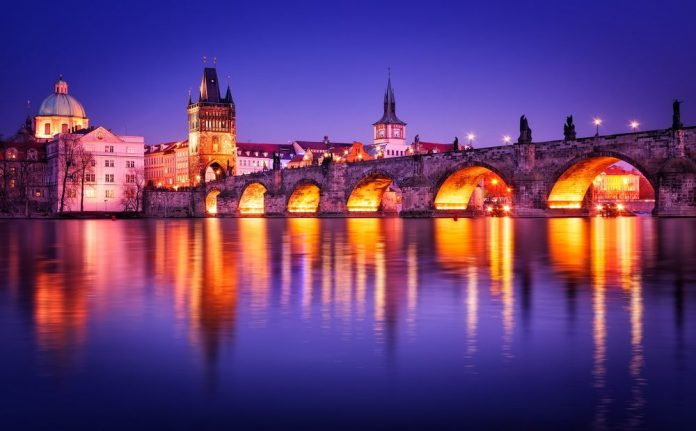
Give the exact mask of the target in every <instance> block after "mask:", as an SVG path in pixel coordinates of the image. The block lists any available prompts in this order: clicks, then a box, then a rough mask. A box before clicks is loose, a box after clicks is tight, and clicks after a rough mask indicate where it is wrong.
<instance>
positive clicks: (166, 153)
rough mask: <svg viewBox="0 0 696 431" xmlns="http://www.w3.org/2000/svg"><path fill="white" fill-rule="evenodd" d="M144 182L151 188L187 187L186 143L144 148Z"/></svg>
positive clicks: (187, 159)
mask: <svg viewBox="0 0 696 431" xmlns="http://www.w3.org/2000/svg"><path fill="white" fill-rule="evenodd" d="M143 163H144V171H145V182H146V184H147V185H148V186H152V187H167V188H179V187H188V186H189V183H190V181H189V150H188V141H179V142H167V143H164V144H157V145H147V146H145V154H144V160H143Z"/></svg>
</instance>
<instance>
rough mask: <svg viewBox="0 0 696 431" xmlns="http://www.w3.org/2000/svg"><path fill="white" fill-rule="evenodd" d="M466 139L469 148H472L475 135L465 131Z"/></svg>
mask: <svg viewBox="0 0 696 431" xmlns="http://www.w3.org/2000/svg"><path fill="white" fill-rule="evenodd" d="M466 139H467V140H468V141H469V147H470V148H474V144H473V142H474V139H476V135H474V134H473V133H471V132H469V133H467V135H466Z"/></svg>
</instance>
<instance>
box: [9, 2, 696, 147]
mask: <svg viewBox="0 0 696 431" xmlns="http://www.w3.org/2000/svg"><path fill="white" fill-rule="evenodd" d="M199 3H200V4H197V3H196V2H190V1H189V2H183V3H181V4H173V3H171V2H166V3H161V4H156V3H154V2H153V3H150V2H143V1H140V2H129V1H122V2H121V1H119V2H113V3H112V4H111V5H103V4H101V2H80V1H68V2H62V3H60V2H59V3H56V2H46V3H45V4H41V2H38V3H37V2H13V3H12V5H11V6H9V8H8V6H5V10H4V13H3V14H2V17H0V25H1V26H2V28H3V35H4V36H3V39H4V43H3V44H2V58H3V60H4V61H3V63H4V66H3V67H2V68H0V76H1V77H2V79H1V80H0V82H1V83H2V96H0V108H1V111H2V113H3V115H2V116H0V122H1V124H0V133H3V134H5V135H9V134H12V133H14V131H15V130H16V129H17V127H18V126H19V125H20V123H21V122H22V120H23V119H24V117H25V116H26V113H27V108H26V100H27V99H29V100H31V104H32V112H31V113H32V115H33V114H35V113H36V110H37V109H38V106H39V104H40V103H41V101H42V100H43V98H44V97H46V96H47V95H48V94H49V93H50V92H51V91H52V85H53V82H54V81H55V80H56V78H57V76H58V75H59V74H60V73H62V74H64V76H65V79H66V80H67V81H68V83H69V84H70V93H71V94H72V95H74V96H75V97H77V98H78V100H80V101H81V102H82V103H83V105H84V106H85V109H86V111H87V115H88V116H89V117H90V120H91V122H92V124H93V125H103V126H105V127H108V128H111V129H113V130H115V131H116V132H118V133H128V134H137V135H144V136H145V138H146V141H147V142H148V143H158V142H162V141H166V140H176V139H183V138H185V137H186V111H185V108H186V106H185V105H186V98H187V93H188V90H189V89H193V90H194V94H195V93H196V91H197V87H198V84H199V81H200V76H201V73H202V67H203V64H202V61H201V58H202V56H203V55H207V56H208V57H209V58H212V57H213V56H216V57H217V59H218V72H219V74H220V79H221V80H223V81H225V80H226V79H227V78H226V76H227V75H229V76H230V83H231V85H232V93H233V96H234V99H235V101H236V103H237V131H238V140H239V141H254V142H276V143H282V142H287V141H290V140H296V139H315V140H319V139H321V137H322V136H323V135H329V137H330V138H331V140H333V141H349V140H360V141H362V142H369V141H370V140H371V137H372V135H371V131H372V129H371V124H372V123H373V122H374V121H376V120H377V119H379V118H380V116H381V109H382V97H383V92H384V87H385V85H386V78H387V67H388V66H391V68H392V80H393V84H394V87H395V92H396V99H397V113H398V115H399V117H400V118H401V119H402V120H404V121H406V122H407V123H408V131H407V133H408V136H407V137H408V139H409V141H410V140H411V139H412V138H413V136H414V135H415V134H416V133H418V134H420V136H421V140H423V141H440V142H451V140H452V139H453V137H454V135H458V136H459V137H460V138H463V137H464V136H465V135H466V133H467V132H469V131H471V132H474V133H475V134H476V135H477V139H476V144H477V145H479V146H488V145H497V144H499V143H500V142H501V140H502V136H503V135H504V134H510V135H512V136H513V138H516V137H517V134H518V132H517V128H518V119H519V116H520V115H521V114H526V115H527V117H528V118H529V122H530V126H531V128H532V129H533V136H534V140H535V141H541V140H550V139H558V138H560V137H562V131H563V127H562V125H563V122H564V120H565V116H566V115H568V114H573V115H574V116H575V123H576V125H577V129H578V134H579V135H581V136H585V135H589V134H593V133H594V131H593V126H592V125H591V121H592V118H593V116H601V117H602V118H603V119H604V126H603V127H602V132H606V133H619V132H625V131H627V130H628V126H627V124H628V122H629V120H631V119H634V118H635V119H637V120H639V121H640V122H641V128H642V129H643V130H647V129H654V128H663V127H668V126H669V125H670V124H671V102H672V99H673V98H675V97H678V98H680V99H683V100H685V103H684V105H683V107H682V115H683V121H684V122H685V123H686V124H689V125H692V124H694V123H696V58H695V54H694V52H695V51H694V47H696V31H694V29H693V17H694V16H696V3H694V2H689V1H686V0H685V1H672V0H662V1H660V2H655V1H617V0H614V1H611V2H607V1H596V2H589V1H588V2H579V1H558V0H556V1H515V2H512V1H499V2H497V1H488V2H471V3H473V4H465V3H469V2H463V1H450V2H440V1H429V2H402V1H396V0H392V1H389V2H377V1H355V0H353V1H346V2H339V1H317V2H306V1H293V2H286V1H282V2H268V1H267V2H263V1H254V2H240V1H234V2H219V3H211V4H209V5H207V6H203V5H202V2H199ZM478 3H482V4H478ZM608 3H611V4H608Z"/></svg>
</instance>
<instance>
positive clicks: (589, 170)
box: [546, 151, 658, 209]
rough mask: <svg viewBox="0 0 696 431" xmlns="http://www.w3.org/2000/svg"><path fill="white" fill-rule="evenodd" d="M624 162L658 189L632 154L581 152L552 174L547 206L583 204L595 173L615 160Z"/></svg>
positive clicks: (565, 206)
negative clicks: (581, 153) (631, 156)
mask: <svg viewBox="0 0 696 431" xmlns="http://www.w3.org/2000/svg"><path fill="white" fill-rule="evenodd" d="M621 161H623V162H626V163H628V164H630V165H631V166H632V167H634V168H635V169H637V170H638V171H639V172H640V173H641V174H642V175H643V176H644V177H645V178H646V179H647V180H648V182H650V185H651V186H652V188H653V190H655V191H656V192H657V190H658V188H657V187H655V181H654V179H653V178H652V176H651V175H650V174H649V173H648V171H647V170H646V169H645V168H644V167H643V166H641V164H640V163H638V162H636V161H635V160H633V159H632V158H630V157H628V156H625V155H623V154H620V153H614V152H611V151H602V152H593V153H590V154H584V155H582V156H580V157H577V158H575V159H573V160H572V161H570V162H569V163H567V164H566V165H565V166H563V168H561V169H559V170H558V171H557V172H556V173H555V175H554V176H553V178H554V181H553V182H552V185H553V186H552V187H551V191H550V192H549V195H548V198H547V199H546V203H547V205H548V207H549V208H552V209H553V208H569V209H580V208H582V203H583V200H584V199H585V195H586V194H587V190H588V189H589V188H590V185H591V184H592V181H594V179H595V178H596V177H597V175H599V174H601V173H602V172H604V171H605V170H606V169H607V168H608V167H609V166H611V165H613V164H615V163H617V162H621Z"/></svg>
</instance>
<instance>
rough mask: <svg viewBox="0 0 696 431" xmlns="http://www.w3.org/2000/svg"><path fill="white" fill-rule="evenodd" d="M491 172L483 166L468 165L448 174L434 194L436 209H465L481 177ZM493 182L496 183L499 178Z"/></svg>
mask: <svg viewBox="0 0 696 431" xmlns="http://www.w3.org/2000/svg"><path fill="white" fill-rule="evenodd" d="M489 172H491V171H490V170H489V169H487V168H484V167H483V166H469V167H466V168H463V169H460V170H458V171H456V172H454V173H453V174H452V175H450V176H449V177H448V178H447V179H446V180H445V182H444V183H442V185H441V186H440V189H439V190H438V192H437V195H436V196H435V209H437V210H465V209H466V208H467V207H468V206H469V200H470V199H471V195H472V194H473V192H474V190H475V189H476V187H477V186H478V184H479V182H480V181H481V177H483V176H484V175H485V174H487V173H489ZM494 181H496V182H495V183H493V184H497V182H498V181H499V180H497V179H494Z"/></svg>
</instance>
